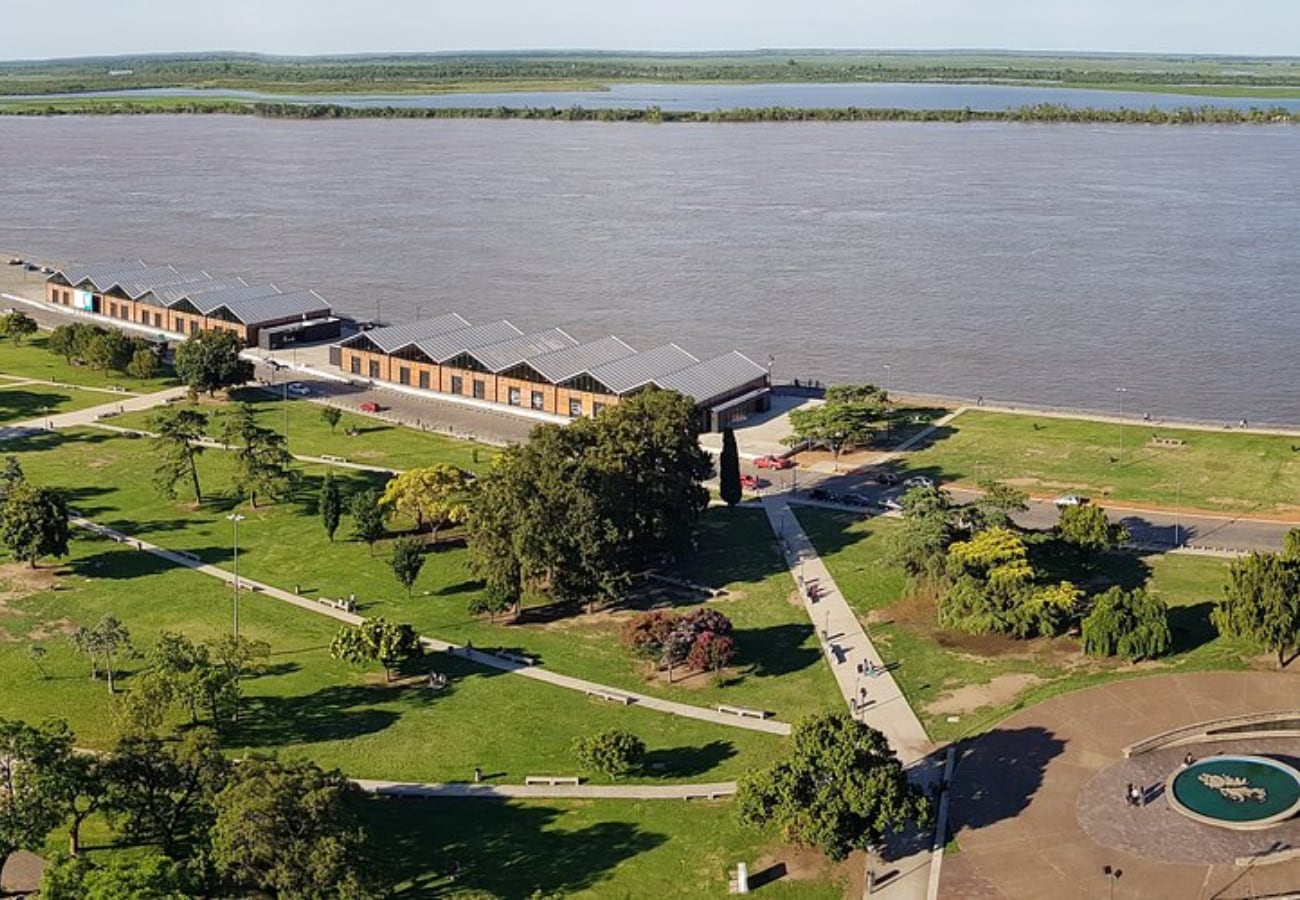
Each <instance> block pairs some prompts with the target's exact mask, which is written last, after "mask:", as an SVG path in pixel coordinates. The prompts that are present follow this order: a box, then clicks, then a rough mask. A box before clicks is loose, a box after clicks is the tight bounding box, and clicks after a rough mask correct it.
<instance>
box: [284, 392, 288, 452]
mask: <svg viewBox="0 0 1300 900" xmlns="http://www.w3.org/2000/svg"><path fill="white" fill-rule="evenodd" d="M284 445H285V446H286V447H287V446H289V382H287V381H286V382H285V383H284Z"/></svg>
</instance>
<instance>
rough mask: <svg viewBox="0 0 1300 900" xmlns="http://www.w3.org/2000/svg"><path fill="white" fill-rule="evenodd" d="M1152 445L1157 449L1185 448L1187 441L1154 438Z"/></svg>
mask: <svg viewBox="0 0 1300 900" xmlns="http://www.w3.org/2000/svg"><path fill="white" fill-rule="evenodd" d="M1151 443H1152V444H1153V445H1154V446H1156V447H1183V446H1185V445H1186V444H1187V441H1185V440H1183V439H1182V438H1163V437H1152V438H1151Z"/></svg>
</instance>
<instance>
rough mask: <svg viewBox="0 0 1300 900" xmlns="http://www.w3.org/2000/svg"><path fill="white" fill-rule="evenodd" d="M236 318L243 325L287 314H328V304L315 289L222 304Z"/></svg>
mask: <svg viewBox="0 0 1300 900" xmlns="http://www.w3.org/2000/svg"><path fill="white" fill-rule="evenodd" d="M222 305H223V306H224V307H225V308H226V309H228V310H229V311H230V314H231V315H233V316H234V317H235V318H236V319H238V320H239V321H241V322H243V323H244V324H245V325H257V324H259V323H261V322H273V321H275V320H276V319H283V318H285V317H287V316H304V317H308V316H316V315H320V314H322V313H324V314H326V315H328V314H329V311H330V305H329V304H328V303H326V302H325V298H323V297H322V296H321V295H320V294H318V293H316V292H315V291H293V292H291V293H287V294H268V295H267V296H265V297H250V298H248V299H247V300H232V301H230V302H229V303H224V304H222Z"/></svg>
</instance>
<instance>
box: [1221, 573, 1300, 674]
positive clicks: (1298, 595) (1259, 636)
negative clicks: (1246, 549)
mask: <svg viewBox="0 0 1300 900" xmlns="http://www.w3.org/2000/svg"><path fill="white" fill-rule="evenodd" d="M1223 594H1224V597H1223V599H1222V600H1220V601H1219V603H1218V605H1217V606H1216V607H1215V608H1214V610H1213V611H1211V613H1210V621H1212V622H1213V623H1214V626H1215V627H1216V628H1217V629H1218V630H1219V633H1220V634H1224V635H1229V636H1231V637H1236V638H1243V639H1245V640H1248V641H1250V642H1252V643H1255V644H1257V645H1259V646H1261V647H1263V648H1264V649H1265V650H1268V651H1270V652H1273V653H1276V654H1277V667H1278V668H1279V669H1281V668H1284V667H1285V666H1286V664H1287V663H1288V662H1289V660H1288V659H1287V652H1288V651H1290V650H1295V649H1297V648H1300V564H1296V563H1293V562H1288V561H1286V560H1284V559H1283V558H1282V557H1281V556H1279V555H1278V554H1275V553H1252V554H1250V555H1249V556H1244V557H1242V558H1240V559H1236V560H1233V562H1232V564H1231V565H1230V566H1229V567H1228V583H1227V585H1225V586H1224V589H1223Z"/></svg>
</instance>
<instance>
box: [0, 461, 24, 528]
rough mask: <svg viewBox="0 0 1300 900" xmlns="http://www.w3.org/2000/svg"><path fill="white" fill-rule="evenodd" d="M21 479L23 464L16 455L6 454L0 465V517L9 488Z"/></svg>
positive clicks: (7, 497) (2, 513)
mask: <svg viewBox="0 0 1300 900" xmlns="http://www.w3.org/2000/svg"><path fill="white" fill-rule="evenodd" d="M22 480H23V465H22V463H20V462H19V461H18V457H16V456H13V455H8V456H6V457H5V458H4V464H3V465H0V517H2V516H3V515H4V502H5V500H7V499H9V491H10V489H11V488H12V487H13V486H14V485H16V484H18V482H20V481H22Z"/></svg>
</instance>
